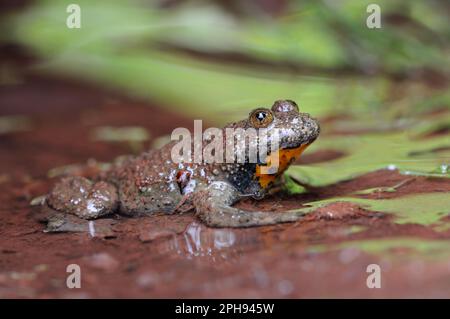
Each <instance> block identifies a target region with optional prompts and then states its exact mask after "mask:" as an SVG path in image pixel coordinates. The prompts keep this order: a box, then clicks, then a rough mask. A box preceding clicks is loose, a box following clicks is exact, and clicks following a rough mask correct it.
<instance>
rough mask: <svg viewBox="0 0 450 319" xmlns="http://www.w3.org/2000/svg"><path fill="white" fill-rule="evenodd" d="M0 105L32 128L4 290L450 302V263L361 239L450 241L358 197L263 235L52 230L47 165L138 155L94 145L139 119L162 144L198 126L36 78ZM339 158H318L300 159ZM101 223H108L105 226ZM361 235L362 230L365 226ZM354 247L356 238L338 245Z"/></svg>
mask: <svg viewBox="0 0 450 319" xmlns="http://www.w3.org/2000/svg"><path fill="white" fill-rule="evenodd" d="M0 105H1V107H0V112H1V114H0V115H2V116H4V115H11V114H14V115H17V114H22V115H24V116H26V117H27V119H28V124H27V127H26V129H24V130H23V131H21V132H13V133H8V134H2V135H0V202H1V205H0V298H14V297H20V298H22V297H26V298H54V297H56V298H96V297H143V298H153V297H249V298H258V297H277V298H278V297H288V298H299V297H300V298H303V297H449V296H450V280H449V278H450V260H448V259H439V258H430V257H429V256H428V257H427V256H425V255H421V254H418V253H416V252H414V251H410V250H409V249H406V248H405V249H394V250H388V251H385V252H382V253H371V252H370V251H367V250H363V249H359V248H358V247H357V246H356V245H353V244H355V243H358V242H362V241H365V240H368V239H375V240H386V239H396V238H397V239H402V238H416V239H418V240H420V241H426V240H440V241H442V242H446V241H448V240H449V239H450V231H443V232H436V231H435V230H433V229H432V228H428V227H426V226H422V225H415V224H402V225H399V224H395V223H393V222H392V219H391V218H390V217H389V216H386V215H383V214H380V213H377V212H371V211H367V210H364V209H362V208H360V207H358V206H356V205H354V204H349V203H335V204H332V205H331V206H327V207H325V208H320V209H318V210H316V211H315V212H313V213H311V214H310V215H309V216H308V217H307V218H305V219H304V220H302V221H300V222H297V223H291V224H283V225H277V226H270V227H260V228H251V229H238V230H234V229H233V230H231V229H212V228H207V227H205V226H203V225H201V224H200V223H199V222H198V221H197V220H196V218H195V217H194V216H193V214H192V213H186V214H183V215H171V216H164V215H157V216H153V217H145V218H144V217H142V218H134V219H133V218H124V217H122V218H119V217H117V221H116V223H115V224H114V225H113V226H112V227H113V235H111V234H109V235H108V236H102V233H101V232H99V234H97V236H95V237H91V236H90V235H89V234H88V233H58V234H48V233H44V232H43V229H44V225H42V224H41V223H39V222H38V216H39V214H38V210H39V209H38V208H36V207H31V206H30V205H29V203H30V200H31V199H32V198H34V197H36V196H38V195H42V194H44V193H46V192H47V191H48V190H49V188H50V187H51V185H52V183H53V182H54V181H53V180H51V179H49V178H47V172H48V170H49V169H52V168H55V167H58V166H61V165H68V164H73V163H84V162H86V161H87V160H88V159H90V158H95V159H96V160H99V161H108V160H111V159H113V158H114V157H116V156H118V155H121V154H126V153H130V152H131V148H130V147H129V146H128V145H127V144H126V143H106V142H98V141H93V139H92V138H91V134H92V130H93V128H95V127H98V126H102V125H110V126H130V125H132V126H141V127H145V128H146V129H147V130H148V131H149V132H150V134H151V139H150V140H149V141H148V142H145V143H144V145H143V147H144V148H148V147H150V145H152V140H153V139H154V138H157V137H159V136H163V135H166V134H170V132H171V131H172V129H173V128H175V127H180V126H183V127H191V126H192V121H191V120H190V119H188V118H183V117H181V116H179V115H177V114H173V113H171V112H169V111H167V110H165V109H164V107H163V106H161V105H151V104H150V105H149V104H146V103H143V102H136V101H132V100H130V99H127V98H124V97H120V96H118V95H116V94H113V93H111V92H106V91H104V90H99V89H96V88H93V87H90V86H87V85H81V84H78V83H73V82H70V81H67V80H62V79H58V78H50V77H45V78H43V77H37V76H30V75H24V76H23V78H22V79H20V81H19V82H18V83H16V84H10V85H6V86H3V87H1V88H0ZM337 156H339V154H334V153H327V152H321V153H317V154H314V153H308V154H307V155H305V157H304V158H303V159H302V163H311V162H315V161H323V160H328V159H331V158H334V157H337ZM403 180H405V176H402V175H400V174H398V173H396V172H395V171H387V170H383V171H377V172H373V173H370V174H367V175H364V176H361V177H359V178H355V179H353V180H350V181H347V182H342V183H339V184H337V185H332V186H327V187H323V188H316V189H312V190H311V192H310V193H308V194H301V195H295V196H289V195H287V194H279V195H276V196H272V197H270V198H266V199H264V200H262V201H258V202H257V201H254V200H250V199H249V200H245V201H244V202H242V203H240V204H239V205H240V206H241V207H243V208H246V209H250V210H251V209H264V210H273V211H277V210H284V209H291V208H296V207H300V206H301V205H302V204H303V203H306V202H308V201H311V200H317V199H325V198H330V197H334V196H342V195H346V194H350V193H352V192H355V191H357V190H362V189H368V188H373V187H382V186H393V185H396V184H398V183H399V182H401V181H403ZM433 191H447V192H448V191H450V183H449V182H448V181H447V180H444V179H431V178H424V177H417V178H415V179H414V180H413V181H412V182H410V183H406V184H405V185H404V186H403V187H401V188H400V189H399V190H398V191H397V192H394V193H386V194H384V195H380V194H372V195H370V196H372V197H374V198H376V197H377V196H390V197H397V196H404V195H407V194H412V193H418V192H433ZM96 223H98V224H97V225H98V226H97V227H99V229H100V228H101V227H100V226H101V224H102V222H101V221H97V222H96ZM355 229H360V231H354V230H355ZM340 244H345V245H340ZM373 263H375V264H378V265H380V266H381V269H382V287H381V288H380V289H369V288H368V287H367V285H366V279H367V276H368V273H367V272H366V268H367V266H368V265H369V264H373ZM69 264H78V265H80V267H81V275H82V287H81V289H69V288H67V286H66V278H67V276H68V273H67V272H66V267H67V266H68V265H69Z"/></svg>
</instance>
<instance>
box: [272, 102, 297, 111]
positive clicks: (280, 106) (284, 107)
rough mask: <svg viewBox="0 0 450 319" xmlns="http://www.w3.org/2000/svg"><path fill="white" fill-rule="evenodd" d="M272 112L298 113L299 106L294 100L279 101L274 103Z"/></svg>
mask: <svg viewBox="0 0 450 319" xmlns="http://www.w3.org/2000/svg"><path fill="white" fill-rule="evenodd" d="M272 111H274V112H292V111H297V112H298V105H297V103H295V102H294V101H292V100H278V101H275V102H274V103H273V106H272Z"/></svg>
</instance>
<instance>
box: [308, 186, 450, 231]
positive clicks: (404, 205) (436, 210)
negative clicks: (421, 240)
mask: <svg viewBox="0 0 450 319" xmlns="http://www.w3.org/2000/svg"><path fill="white" fill-rule="evenodd" d="M335 202H350V203H354V204H357V205H359V206H360V207H363V208H366V209H368V210H371V211H377V212H382V213H386V214H392V215H394V216H395V219H394V222H395V223H397V224H407V223H415V224H421V225H432V224H435V223H437V222H439V221H440V219H441V218H442V217H445V216H446V215H448V214H450V192H442V193H424V194H415V195H409V196H403V197H398V198H393V199H367V198H356V197H342V198H331V199H326V200H321V201H316V202H310V203H308V204H306V205H308V206H309V207H308V208H306V209H305V211H308V212H309V211H312V210H315V209H317V208H318V207H322V206H324V205H327V204H330V203H335Z"/></svg>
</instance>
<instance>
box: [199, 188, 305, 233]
mask: <svg viewBox="0 0 450 319" xmlns="http://www.w3.org/2000/svg"><path fill="white" fill-rule="evenodd" d="M238 199H239V193H238V192H237V191H236V189H235V188H234V187H233V186H232V185H230V184H228V183H226V182H214V183H212V184H210V185H209V186H208V187H207V188H206V189H205V190H203V191H200V192H199V193H198V194H196V196H195V197H194V200H193V204H194V206H195V209H196V215H197V216H198V217H199V218H200V219H201V220H202V221H203V222H204V223H205V224H207V225H208V226H211V227H254V226H264V225H273V224H278V223H287V222H294V221H297V220H299V219H301V218H302V216H303V213H301V212H282V213H275V212H274V213H269V212H250V211H245V210H241V209H238V208H234V207H231V205H232V204H234V203H235V202H236V201H237V200H238Z"/></svg>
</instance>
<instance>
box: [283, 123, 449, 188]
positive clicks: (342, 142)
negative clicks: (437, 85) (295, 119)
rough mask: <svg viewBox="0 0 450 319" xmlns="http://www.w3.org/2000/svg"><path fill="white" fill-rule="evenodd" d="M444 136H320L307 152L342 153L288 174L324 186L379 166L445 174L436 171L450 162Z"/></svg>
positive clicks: (411, 171) (446, 174) (404, 170)
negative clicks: (420, 137)
mask: <svg viewBox="0 0 450 319" xmlns="http://www.w3.org/2000/svg"><path fill="white" fill-rule="evenodd" d="M447 148H448V149H450V139H449V138H448V136H445V135H444V136H439V135H438V136H434V137H430V138H428V139H427V140H426V142H425V141H419V140H417V139H416V138H414V136H411V134H410V133H408V132H395V133H381V134H365V135H358V136H353V135H350V136H348V135H345V136H324V137H323V138H319V140H318V141H316V142H315V144H313V145H312V146H311V147H310V149H309V150H308V151H309V152H313V151H315V150H316V151H317V150H334V151H338V152H344V153H345V154H346V156H343V157H340V158H338V159H335V160H332V161H326V162H322V163H317V164H311V165H307V166H292V167H291V168H290V169H289V171H288V174H289V175H291V176H293V177H295V178H296V179H299V180H301V181H303V182H305V183H307V184H310V185H312V186H325V185H329V184H334V183H338V182H340V181H344V180H348V179H351V178H354V177H357V176H359V175H362V174H365V173H368V172H373V171H376V170H380V169H392V170H394V169H398V170H399V171H400V172H401V173H404V174H407V175H419V174H420V175H425V176H427V175H429V176H433V177H449V174H448V171H447V170H442V169H441V170H439V169H438V168H440V167H442V165H444V167H445V165H448V164H449V163H450V156H449V155H448V154H447V153H448V152H447V151H442V152H440V151H432V150H436V149H443V150H446V149H447Z"/></svg>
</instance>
